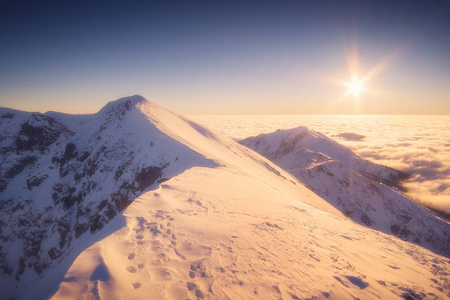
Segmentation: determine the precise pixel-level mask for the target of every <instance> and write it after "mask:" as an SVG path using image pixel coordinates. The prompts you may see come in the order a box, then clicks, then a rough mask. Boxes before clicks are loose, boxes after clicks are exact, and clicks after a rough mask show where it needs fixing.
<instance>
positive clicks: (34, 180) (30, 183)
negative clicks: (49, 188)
mask: <svg viewBox="0 0 450 300" xmlns="http://www.w3.org/2000/svg"><path fill="white" fill-rule="evenodd" d="M47 178H48V175H47V174H44V175H42V176H40V177H38V176H33V177H31V178H29V179H27V187H28V189H29V190H30V191H31V190H32V189H33V187H37V186H40V185H41V183H42V182H44V180H45V179H47Z"/></svg>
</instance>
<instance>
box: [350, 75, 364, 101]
mask: <svg viewBox="0 0 450 300" xmlns="http://www.w3.org/2000/svg"><path fill="white" fill-rule="evenodd" d="M347 86H348V92H347V93H348V94H349V95H353V96H354V97H355V98H359V95H360V94H361V92H363V91H364V90H365V88H364V81H363V80H359V79H358V78H357V77H355V78H353V81H352V82H349V83H347Z"/></svg>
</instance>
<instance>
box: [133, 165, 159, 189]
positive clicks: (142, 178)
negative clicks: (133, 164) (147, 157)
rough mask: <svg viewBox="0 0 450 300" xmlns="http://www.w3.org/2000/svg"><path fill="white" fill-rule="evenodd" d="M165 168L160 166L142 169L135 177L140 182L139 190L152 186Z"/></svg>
mask: <svg viewBox="0 0 450 300" xmlns="http://www.w3.org/2000/svg"><path fill="white" fill-rule="evenodd" d="M162 170H163V168H159V167H147V168H144V169H142V170H141V171H140V172H139V173H138V174H137V175H136V177H135V179H136V182H137V183H138V185H139V186H138V190H139V192H142V191H143V190H144V189H146V188H147V187H149V186H151V185H152V184H153V183H155V182H156V180H158V179H159V178H160V177H161V175H162Z"/></svg>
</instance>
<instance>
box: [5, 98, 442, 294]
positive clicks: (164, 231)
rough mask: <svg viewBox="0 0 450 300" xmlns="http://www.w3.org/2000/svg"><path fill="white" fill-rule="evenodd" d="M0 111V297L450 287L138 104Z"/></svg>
mask: <svg viewBox="0 0 450 300" xmlns="http://www.w3.org/2000/svg"><path fill="white" fill-rule="evenodd" d="M0 116H4V118H2V119H1V120H2V123H1V129H2V131H1V147H2V151H3V152H2V153H3V154H4V156H2V159H3V161H2V167H1V179H2V187H3V190H2V192H1V194H0V195H1V205H2V210H1V213H2V218H1V220H2V224H1V231H0V246H1V249H0V250H1V260H0V262H1V268H2V271H1V272H2V273H1V274H0V298H1V299H9V298H18V299H48V298H54V299H242V298H245V299H252V298H254V299H261V298H264V299H280V298H283V299H291V298H292V299H315V298H317V299H323V298H329V299H346V298H349V299H355V298H360V299H391V298H396V299H399V298H405V299H411V298H414V297H415V298H417V299H420V298H422V299H426V298H430V299H442V298H444V297H448V296H449V294H448V290H449V289H450V280H449V277H448V274H449V273H450V268H449V266H450V260H448V259H447V258H445V257H442V256H440V255H437V254H434V253H432V252H430V251H428V250H426V249H423V248H421V247H419V246H416V245H414V244H410V243H407V242H404V241H402V240H400V239H398V238H396V237H394V236H392V235H386V234H383V233H380V232H378V231H374V230H371V229H368V228H366V227H363V226H360V225H358V224H356V223H354V222H351V221H349V220H348V219H347V218H346V217H345V216H343V214H342V213H341V212H340V211H339V210H338V209H336V208H335V207H333V206H332V205H330V204H329V203H328V202H326V201H324V200H323V199H322V198H320V197H319V196H318V195H316V194H315V193H313V192H312V191H311V190H309V189H308V188H306V187H305V186H304V185H303V184H302V183H301V182H299V181H298V180H297V179H296V178H295V177H294V176H292V175H291V174H289V173H287V172H286V171H284V170H283V169H281V168H280V167H278V166H277V165H275V164H274V163H272V162H271V161H269V160H268V159H266V158H264V157H262V156H261V155H259V154H258V153H256V152H254V151H252V150H250V149H248V148H246V147H244V146H242V145H240V144H238V143H236V142H234V141H232V140H230V139H228V138H226V137H224V136H222V135H220V134H216V133H215V132H213V131H211V130H209V129H207V128H205V127H203V126H200V125H198V124H195V123H193V122H191V121H189V120H187V119H185V118H183V117H180V116H177V115H175V114H174V113H171V112H169V111H167V110H165V109H163V108H161V107H159V106H157V105H154V104H152V103H150V102H148V101H146V100H145V99H143V98H142V97H139V96H134V97H128V98H124V99H120V100H118V101H115V102H111V103H109V104H107V106H106V107H104V108H103V109H102V110H101V111H100V112H98V113H97V114H95V115H88V116H79V118H78V117H76V116H65V115H62V114H57V113H49V114H45V115H40V114H34V115H33V114H30V113H23V112H17V111H11V110H5V111H3V110H2V111H1V114H0ZM3 120H6V121H3ZM27 122H28V123H27ZM24 124H27V125H24ZM24 126H25V130H22V127H24ZM30 126H31V127H32V128H31V127H30ZM18 139H20V141H19V140H18ZM17 141H18V142H17ZM17 143H18V144H19V148H20V147H22V148H21V150H19V149H18V148H17V147H18V146H17ZM289 149H290V147H289V146H288V145H285V146H284V150H283V151H287V150H289ZM317 159H318V160H319V159H323V158H320V157H318V158H317ZM350 161H351V160H350ZM377 170H378V171H379V173H380V174H382V175H383V176H384V175H385V177H383V178H385V179H388V180H387V181H388V182H395V180H392V178H391V177H390V175H389V174H391V173H392V172H394V173H395V171H393V170H388V171H386V170H385V169H377ZM378 171H377V172H378ZM394 179H395V178H394Z"/></svg>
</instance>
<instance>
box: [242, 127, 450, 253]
mask: <svg viewBox="0 0 450 300" xmlns="http://www.w3.org/2000/svg"><path fill="white" fill-rule="evenodd" d="M240 143H241V144H243V145H245V146H247V147H249V148H250V149H253V150H255V151H257V152H258V153H260V154H262V155H263V156H265V157H267V158H268V159H270V160H271V161H273V162H274V163H276V164H277V165H278V166H280V167H281V168H283V169H284V170H286V171H288V172H289V173H291V174H292V175H294V176H295V177H297V178H298V179H299V180H300V181H301V182H303V183H304V184H305V185H306V186H307V187H308V188H310V189H311V190H313V191H314V192H316V193H317V194H318V195H319V196H320V197H322V198H323V199H325V200H327V201H328V202H329V203H330V204H332V205H333V206H335V207H336V208H338V209H339V210H341V211H342V212H343V213H344V214H345V215H347V216H348V217H349V218H351V219H352V220H354V221H355V222H357V223H360V224H362V225H365V226H367V227H370V228H373V229H377V230H380V231H382V232H385V233H389V234H394V235H396V236H398V237H400V238H401V239H403V240H406V241H410V242H414V243H416V244H418V245H421V246H423V247H426V248H428V249H430V250H432V251H435V252H437V253H440V254H442V255H445V256H447V257H450V247H449V245H450V226H449V224H448V222H446V221H444V220H442V219H441V218H439V217H437V216H436V215H435V214H433V213H431V212H430V211H429V210H427V209H426V208H424V207H422V206H421V205H419V204H417V203H415V202H413V201H411V200H410V199H408V198H407V197H405V196H404V195H403V194H401V193H400V191H399V190H398V189H393V188H391V187H389V186H388V185H387V184H390V185H394V186H398V183H399V182H400V181H401V180H402V179H403V178H405V174H403V173H401V172H399V171H396V170H393V169H391V168H388V167H384V166H381V165H377V164H374V163H371V162H369V161H367V160H363V159H361V158H360V157H358V156H357V155H356V154H354V153H353V152H352V151H351V150H349V149H347V148H345V147H344V146H342V145H340V144H338V143H337V142H335V141H333V140H331V139H329V138H328V137H326V136H325V135H323V134H321V133H318V132H314V131H311V130H308V129H307V128H305V127H298V128H294V129H290V130H278V131H276V132H273V133H269V134H261V135H259V136H256V137H250V138H247V139H244V140H242V141H241V142H240ZM383 183H385V184H383Z"/></svg>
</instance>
